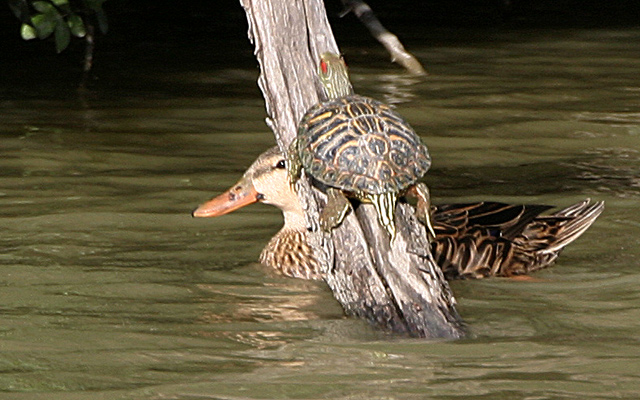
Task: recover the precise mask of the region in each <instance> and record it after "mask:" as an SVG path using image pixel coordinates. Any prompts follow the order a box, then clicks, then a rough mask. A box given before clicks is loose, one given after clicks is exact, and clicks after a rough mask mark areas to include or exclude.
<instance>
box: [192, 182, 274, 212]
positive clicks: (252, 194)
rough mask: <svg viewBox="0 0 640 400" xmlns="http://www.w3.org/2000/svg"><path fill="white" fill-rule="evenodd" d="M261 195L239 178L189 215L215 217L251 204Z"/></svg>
mask: <svg viewBox="0 0 640 400" xmlns="http://www.w3.org/2000/svg"><path fill="white" fill-rule="evenodd" d="M261 197H262V196H261V195H260V193H258V192H257V191H256V189H255V188H254V187H253V185H251V184H250V183H247V182H246V181H245V180H244V179H241V180H240V181H239V182H238V183H236V184H235V185H233V186H232V187H231V189H229V190H227V191H226V192H224V193H222V194H221V195H220V196H218V197H215V198H213V199H211V200H209V201H207V202H206V203H204V204H201V205H200V207H198V208H196V209H195V210H194V211H193V212H192V213H191V215H193V216H194V217H217V216H220V215H224V214H228V213H230V212H232V211H235V210H237V209H239V208H242V207H244V206H247V205H249V204H253V203H255V202H257V201H259V200H260V199H261Z"/></svg>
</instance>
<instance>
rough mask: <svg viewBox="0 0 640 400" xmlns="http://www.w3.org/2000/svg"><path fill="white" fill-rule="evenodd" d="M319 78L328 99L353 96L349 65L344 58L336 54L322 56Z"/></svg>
mask: <svg viewBox="0 0 640 400" xmlns="http://www.w3.org/2000/svg"><path fill="white" fill-rule="evenodd" d="M318 76H319V77H320V82H322V87H324V92H325V95H326V96H327V98H328V99H338V98H340V97H344V96H348V95H350V94H353V87H352V86H351V82H350V81H349V73H348V72H347V64H345V62H344V60H343V59H342V56H340V55H338V54H334V53H324V54H322V56H320V65H319V66H318Z"/></svg>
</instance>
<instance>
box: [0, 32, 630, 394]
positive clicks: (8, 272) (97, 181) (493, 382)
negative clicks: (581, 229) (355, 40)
mask: <svg viewBox="0 0 640 400" xmlns="http://www.w3.org/2000/svg"><path fill="white" fill-rule="evenodd" d="M451 33H452V32H433V33H432V36H430V37H427V38H425V39H424V40H423V42H422V43H423V44H422V45H416V44H412V46H411V48H412V50H413V51H414V52H415V54H416V55H417V56H418V58H420V59H421V61H422V62H423V63H424V64H425V65H426V67H427V69H428V70H429V72H430V75H429V77H428V78H426V79H424V80H421V79H415V78H411V77H409V76H406V75H404V74H403V73H401V71H399V70H398V69H397V68H395V67H394V66H391V65H389V64H387V63H386V62H385V60H386V59H387V56H386V55H384V53H383V52H382V51H381V50H379V49H375V48H373V49H372V48H367V49H362V48H358V47H355V46H354V47H346V48H344V49H343V50H344V52H345V54H346V56H347V57H348V58H349V64H350V66H351V69H352V73H353V80H354V84H355V86H356V88H357V90H358V91H359V92H360V93H362V94H366V95H370V96H374V97H377V98H380V99H383V100H385V101H388V102H391V103H394V104H396V106H397V107H398V110H399V111H400V112H401V113H402V114H403V115H404V116H405V117H406V118H407V119H408V120H409V121H410V122H411V124H412V125H413V126H414V128H415V129H416V130H417V131H418V132H419V133H420V134H421V135H422V136H423V138H424V140H425V142H426V143H427V144H428V146H429V148H430V150H431V153H432V156H433V160H434V163H433V168H432V170H431V172H430V173H429V175H428V177H427V182H428V184H429V186H430V187H431V190H432V194H433V196H434V197H435V200H436V202H461V201H471V200H497V201H508V202H527V203H545V204H556V205H559V206H566V205H569V204H572V203H573V202H576V201H579V200H582V199H584V198H586V197H590V198H592V199H595V200H605V201H606V210H605V212H604V214H603V215H602V216H601V217H600V219H599V220H598V221H597V222H596V224H595V225H594V226H593V227H592V228H591V229H590V230H589V231H588V232H587V233H586V234H585V235H584V236H583V237H582V238H580V239H579V240H578V241H577V242H575V243H574V244H572V245H571V246H569V248H568V249H567V250H566V251H565V252H564V253H563V254H562V256H561V257H560V262H559V263H558V264H557V265H556V266H555V267H553V268H552V269H549V270H545V271H542V272H540V273H537V274H535V280H532V281H527V282H521V281H512V280H505V279H491V280H483V281H460V282H454V283H453V284H452V288H453V290H454V292H455V295H456V298H457V300H458V303H459V311H460V313H461V314H462V316H463V318H464V319H465V321H466V322H467V324H468V326H469V331H470V337H469V338H467V339H465V340H461V341H456V342H430V341H424V340H415V339H404V338H396V337H389V336H386V335H384V334H382V333H380V332H375V331H373V330H372V329H371V328H370V327H369V326H367V324H366V323H364V322H362V321H358V320H354V319H348V318H344V317H343V315H342V311H341V309H340V307H339V305H338V304H337V303H336V301H335V300H334V299H333V297H332V294H331V292H330V291H329V290H328V289H327V288H326V287H325V286H324V285H323V284H321V283H313V282H304V281H299V280H293V279H285V278H279V277H276V276H272V275H270V274H269V273H268V271H265V270H264V269H262V268H261V267H260V266H259V265H258V264H257V263H256V260H257V257H258V254H259V252H260V250H261V249H262V247H263V246H264V245H265V244H266V242H267V241H268V239H269V238H270V236H271V235H272V234H273V233H275V232H276V231H277V230H278V229H279V226H280V224H281V217H280V215H279V213H278V212H277V210H275V209H272V208H269V207H268V206H261V205H256V206H253V207H249V208H247V209H244V210H241V211H239V212H237V213H234V214H233V215H229V216H225V217H222V218H218V219H211V220H207V219H192V218H191V217H190V215H189V214H190V211H191V209H193V208H194V207H195V206H196V205H197V204H199V203H200V202H202V201H204V200H206V199H208V198H209V197H211V196H213V195H215V194H217V193H220V192H221V191H222V190H224V189H226V188H227V187H228V186H229V185H231V184H233V183H234V182H235V181H236V180H237V179H238V177H239V176H240V175H241V173H242V171H243V170H244V168H246V167H247V166H248V165H249V164H250V163H251V161H252V160H253V159H254V158H255V157H256V156H257V155H258V154H259V153H260V152H261V151H263V150H264V149H266V148H267V147H268V146H271V145H272V144H273V143H274V142H273V138H272V136H271V134H270V132H269V131H268V129H267V128H266V126H265V125H264V123H263V119H264V117H265V111H264V104H263V101H262V98H261V97H260V93H259V92H258V89H257V88H256V85H255V79H256V77H257V71H256V69H255V65H254V64H253V63H251V62H249V63H246V67H243V68H236V67H233V68H232V67H225V66H224V64H223V65H221V66H220V65H218V66H216V67H215V68H211V69H210V70H207V69H206V68H203V67H202V66H199V68H195V69H194V68H190V66H189V65H173V66H172V67H168V68H164V69H160V70H158V71H155V72H149V71H145V70H141V69H139V65H131V66H129V67H127V65H123V66H122V69H120V70H118V71H115V70H114V71H112V72H110V73H106V71H103V72H102V78H101V81H98V82H96V83H95V84H94V85H93V88H92V90H91V91H90V92H89V93H88V94H86V95H85V96H84V97H82V98H80V97H78V95H76V94H75V92H73V91H70V90H68V88H67V89H66V90H63V89H64V88H63V87H62V86H64V85H62V84H59V83H56V82H53V83H45V82H47V80H46V79H44V78H43V84H42V85H39V86H38V87H37V88H36V87H33V86H29V85H27V84H24V83H21V82H20V80H17V81H16V82H14V85H12V86H5V88H4V89H3V91H1V92H0V113H1V115H2V117H0V140H1V143H2V145H1V146H0V204H1V205H2V210H3V212H2V215H1V217H0V229H1V231H2V234H1V235H0V249H2V251H1V252H0V289H1V290H0V321H2V322H1V324H0V392H2V393H3V394H2V395H0V397H2V398H3V399H4V398H7V399H39V398H47V399H65V400H66V399H125V398H127V399H128V398H135V399H196V398H197V399H203V398H210V399H222V398H224V399H241V398H242V399H249V398H250V399H254V398H255V399H282V398H297V399H325V398H330V399H424V398H433V399H457V398H465V399H577V398H580V399H620V398H628V399H635V398H638V397H640V389H638V388H640V350H639V349H640V346H639V345H640V343H639V342H640V340H639V339H640V334H639V332H640V311H639V308H638V305H639V304H640V294H639V293H640V292H639V291H638V287H640V271H639V267H640V261H638V260H639V259H640V251H639V250H638V244H639V241H640V239H639V235H638V234H639V233H640V219H639V218H638V215H640V205H639V204H640V203H639V199H640V178H639V177H640V111H639V110H640V100H639V98H640V97H639V96H640V79H639V78H638V76H639V75H638V66H639V65H640V30H632V29H627V30H591V31H590V30H560V31H558V30H548V31H536V32H530V31H515V32H512V31H510V32H504V33H486V32H471V31H469V32H463V33H458V36H448V35H451ZM465 35H466V36H465ZM487 35H489V37H487ZM372 60H373V61H372ZM128 68H129V69H128ZM14 73H15V71H14Z"/></svg>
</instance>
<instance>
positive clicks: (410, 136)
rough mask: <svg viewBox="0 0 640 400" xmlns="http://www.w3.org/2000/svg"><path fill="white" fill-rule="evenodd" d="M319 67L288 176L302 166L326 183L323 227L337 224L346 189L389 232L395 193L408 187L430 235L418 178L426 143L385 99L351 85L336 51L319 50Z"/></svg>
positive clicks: (426, 160)
mask: <svg viewBox="0 0 640 400" xmlns="http://www.w3.org/2000/svg"><path fill="white" fill-rule="evenodd" d="M318 74H319V77H320V81H321V82H322V85H323V87H324V91H325V99H324V101H322V102H320V103H319V104H316V105H315V106H313V107H311V108H310V109H309V110H308V111H307V112H306V114H305V115H304V117H303V118H302V120H301V122H300V124H299V125H298V134H297V137H296V139H295V140H294V142H293V143H292V145H291V147H290V149H289V163H288V169H289V174H290V177H291V182H292V183H295V182H296V181H297V180H298V178H299V176H300V171H301V168H304V169H305V171H306V173H307V174H309V175H311V176H312V177H313V178H314V179H315V180H317V181H318V182H320V183H322V184H324V185H326V186H327V190H326V193H327V197H328V199H327V205H326V206H325V208H324V209H323V210H322V213H321V214H320V225H321V227H322V228H323V229H324V230H326V231H330V230H331V229H333V228H334V227H336V226H338V225H339V224H340V223H341V222H342V220H343V219H344V217H345V216H346V214H347V212H348V211H349V210H350V209H351V205H350V203H349V201H348V199H347V197H355V198H357V199H358V200H360V201H362V202H367V203H373V205H374V206H375V208H376V211H377V213H378V219H379V221H380V223H381V224H382V226H383V227H384V228H385V229H386V230H387V232H389V235H390V236H391V239H393V238H394V237H395V233H396V230H395V223H394V220H393V214H394V210H395V205H396V201H397V199H398V197H399V196H404V195H405V194H408V193H409V194H412V195H414V196H415V197H417V199H418V205H417V215H418V218H419V219H420V220H421V221H422V222H423V223H424V224H425V225H426V226H427V227H428V229H429V232H430V233H431V235H432V237H434V236H435V234H434V233H433V227H432V226H431V220H430V200H429V191H428V189H427V186H426V185H425V184H424V183H417V181H418V179H420V178H422V176H423V175H424V174H425V173H426V172H427V170H428V169H429V167H430V166H431V157H430V156H429V152H428V150H427V147H426V146H425V145H424V144H423V143H422V141H421V140H420V138H419V137H418V135H416V133H415V132H414V130H413V129H412V128H411V127H410V126H409V124H408V123H407V122H406V121H405V120H404V119H403V118H402V117H401V116H400V115H399V114H398V113H397V112H395V111H394V110H392V109H391V108H390V107H389V106H388V105H386V104H384V103H381V102H379V101H377V100H374V99H371V98H369V97H364V96H359V95H357V94H354V93H353V88H352V87H351V83H350V82H349V74H348V73H347V66H346V64H345V63H344V61H343V59H342V57H340V56H339V55H337V54H333V53H325V54H323V55H322V56H321V60H320V65H319V68H318ZM345 196H346V197H345Z"/></svg>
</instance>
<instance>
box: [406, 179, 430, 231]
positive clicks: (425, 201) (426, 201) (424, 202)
mask: <svg viewBox="0 0 640 400" xmlns="http://www.w3.org/2000/svg"><path fill="white" fill-rule="evenodd" d="M411 191H412V193H413V195H414V196H415V197H416V198H417V199H418V204H417V205H416V217H418V220H419V221H420V222H422V223H423V224H425V226H426V227H427V230H428V231H429V235H430V236H431V240H433V239H435V238H436V232H435V230H434V229H433V224H432V223H431V195H430V194H429V188H428V187H427V185H425V184H424V183H417V184H415V185H414V186H413V188H412V190H411Z"/></svg>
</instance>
